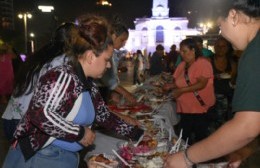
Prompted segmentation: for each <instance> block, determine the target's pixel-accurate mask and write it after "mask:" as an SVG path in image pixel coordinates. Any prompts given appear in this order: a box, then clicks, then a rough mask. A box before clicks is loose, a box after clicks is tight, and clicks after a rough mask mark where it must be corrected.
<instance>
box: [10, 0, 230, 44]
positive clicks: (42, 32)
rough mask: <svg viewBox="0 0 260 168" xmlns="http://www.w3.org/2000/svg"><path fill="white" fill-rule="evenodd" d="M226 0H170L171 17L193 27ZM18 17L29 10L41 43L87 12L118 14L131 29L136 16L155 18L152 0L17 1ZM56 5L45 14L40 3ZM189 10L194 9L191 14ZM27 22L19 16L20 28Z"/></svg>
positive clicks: (32, 29)
mask: <svg viewBox="0 0 260 168" xmlns="http://www.w3.org/2000/svg"><path fill="white" fill-rule="evenodd" d="M223 1H225V0H169V1H168V3H169V4H168V6H169V8H170V13H169V16H170V17H187V18H188V19H189V20H190V24H189V26H190V27H195V26H196V25H197V23H198V22H201V21H206V20H208V19H209V18H214V13H215V12H216V11H215V10H216V6H218V5H219V4H220V3H221V2H223ZM13 2H14V12H15V16H16V15H17V13H18V12H24V11H28V12H31V13H32V14H33V19H31V20H29V21H28V32H29V33H30V32H34V33H35V34H36V37H37V39H38V40H37V41H38V44H39V45H40V44H41V43H44V42H45V41H48V40H49V37H50V33H51V32H53V31H54V30H55V28H56V27H57V26H58V25H59V24H60V23H62V22H68V21H74V20H75V18H76V17H77V16H80V15H82V14H85V13H98V14H100V15H103V16H105V17H107V18H108V19H109V20H111V19H112V18H113V17H114V16H118V17H119V18H120V19H121V20H122V21H123V22H124V23H125V24H126V25H127V26H128V27H129V28H131V29H133V28H134V23H133V21H134V20H135V18H141V17H151V15H152V12H151V9H152V2H153V1H152V0H109V2H111V3H112V7H98V6H96V0H13ZM45 4H46V5H52V6H54V8H55V11H54V12H53V13H41V12H40V11H39V10H38V9H37V6H38V5H45ZM187 11H192V13H191V14H190V15H188V14H187ZM22 26H23V23H22V21H21V20H19V19H18V18H17V17H15V27H16V29H23V27H22Z"/></svg>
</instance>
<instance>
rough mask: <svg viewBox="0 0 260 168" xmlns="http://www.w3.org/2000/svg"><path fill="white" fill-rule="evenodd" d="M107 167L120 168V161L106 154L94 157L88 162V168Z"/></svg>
mask: <svg viewBox="0 0 260 168" xmlns="http://www.w3.org/2000/svg"><path fill="white" fill-rule="evenodd" d="M106 165H108V166H110V167H112V168H116V167H118V161H116V160H115V159H114V157H112V155H111V156H107V155H104V154H99V155H94V156H92V157H90V159H89V160H88V168H104V167H106Z"/></svg>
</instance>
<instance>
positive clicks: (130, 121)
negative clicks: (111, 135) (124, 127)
mask: <svg viewBox="0 0 260 168" xmlns="http://www.w3.org/2000/svg"><path fill="white" fill-rule="evenodd" d="M120 118H121V119H122V120H124V121H125V122H126V123H128V124H130V125H134V126H140V125H141V123H140V122H139V121H138V120H137V119H134V118H132V117H130V116H127V115H120Z"/></svg>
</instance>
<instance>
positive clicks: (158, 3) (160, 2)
mask: <svg viewBox="0 0 260 168" xmlns="http://www.w3.org/2000/svg"><path fill="white" fill-rule="evenodd" d="M158 17H160V18H168V17H169V8H168V0H153V8H152V18H158Z"/></svg>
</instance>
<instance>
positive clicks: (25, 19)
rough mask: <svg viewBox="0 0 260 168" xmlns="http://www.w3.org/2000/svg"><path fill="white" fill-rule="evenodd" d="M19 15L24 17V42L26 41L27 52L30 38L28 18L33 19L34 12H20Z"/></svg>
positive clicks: (21, 17)
mask: <svg viewBox="0 0 260 168" xmlns="http://www.w3.org/2000/svg"><path fill="white" fill-rule="evenodd" d="M18 17H19V18H20V19H23V23H24V43H25V46H24V47H25V48H24V49H25V53H27V52H28V51H27V39H28V36H27V18H28V19H31V18H32V14H30V13H29V12H25V13H19V14H18Z"/></svg>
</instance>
